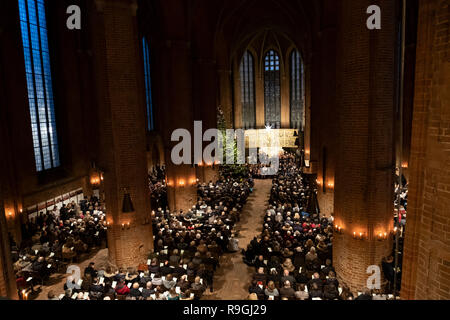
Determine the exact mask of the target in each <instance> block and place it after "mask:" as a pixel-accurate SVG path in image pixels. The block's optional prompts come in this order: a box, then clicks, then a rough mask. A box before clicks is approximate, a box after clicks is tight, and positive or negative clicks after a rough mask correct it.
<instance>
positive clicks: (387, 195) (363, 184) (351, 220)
mask: <svg viewBox="0 0 450 320" xmlns="http://www.w3.org/2000/svg"><path fill="white" fill-rule="evenodd" d="M371 4H373V1H367V0H364V1H350V0H344V1H342V3H341V6H340V10H341V11H340V17H339V18H340V22H339V27H340V30H339V31H338V42H337V51H338V55H337V61H338V73H337V100H338V105H337V109H338V112H339V113H340V114H339V117H338V119H339V120H338V122H339V123H338V129H337V133H338V135H337V136H338V137H339V139H338V146H339V148H338V149H337V150H339V152H338V154H337V166H336V181H335V199H334V212H335V222H336V224H338V225H340V226H342V228H343V230H344V231H343V233H342V234H336V235H335V237H334V243H333V262H334V265H335V268H336V271H337V274H338V276H339V277H340V279H341V280H342V282H344V283H346V284H347V285H349V287H350V288H351V289H352V290H353V291H356V290H361V289H363V288H364V287H365V286H366V281H367V278H368V276H369V275H368V274H366V269H367V267H368V266H370V265H378V266H380V268H381V260H382V258H383V257H384V256H386V255H389V254H390V252H391V251H392V236H389V237H388V240H381V241H379V240H377V239H376V235H377V234H378V233H379V232H382V233H383V234H384V232H386V233H387V234H388V235H389V234H390V232H391V231H392V229H393V174H394V151H393V149H394V146H393V119H394V115H393V112H394V105H393V103H394V99H393V97H394V41H395V28H394V26H395V1H393V0H386V1H378V4H379V5H380V7H381V8H382V29H381V30H374V31H370V30H368V29H367V28H366V19H367V17H368V15H367V14H366V10H367V7H368V6H369V5H371ZM353 232H356V233H357V234H358V233H360V232H362V233H365V234H366V235H367V238H366V239H364V240H355V239H354V238H353Z"/></svg>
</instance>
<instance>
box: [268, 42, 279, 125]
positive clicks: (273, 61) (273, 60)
mask: <svg viewBox="0 0 450 320" xmlns="http://www.w3.org/2000/svg"><path fill="white" fill-rule="evenodd" d="M280 87H281V86H280V58H279V56H278V54H277V53H276V52H275V51H274V50H269V51H268V52H267V54H266V57H265V58H264V110H265V112H264V113H265V122H266V126H271V127H272V128H277V129H279V128H280V126H281V88H280Z"/></svg>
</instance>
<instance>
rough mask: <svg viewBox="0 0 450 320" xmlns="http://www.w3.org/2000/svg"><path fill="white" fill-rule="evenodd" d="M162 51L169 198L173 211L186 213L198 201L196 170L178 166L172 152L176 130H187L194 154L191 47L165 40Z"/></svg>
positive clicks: (187, 42) (191, 155)
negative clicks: (173, 136)
mask: <svg viewBox="0 0 450 320" xmlns="http://www.w3.org/2000/svg"><path fill="white" fill-rule="evenodd" d="M159 50H160V55H159V57H160V61H161V64H160V69H161V72H162V74H163V75H164V76H163V77H161V82H160V88H161V90H162V94H163V96H164V100H163V101H161V104H162V105H161V128H162V130H161V131H162V132H161V134H162V138H163V141H164V147H165V161H166V181H167V183H168V185H167V186H168V187H167V197H168V203H169V208H170V209H171V210H180V209H183V210H186V209H189V208H191V207H192V206H193V205H194V204H195V203H196V201H197V188H196V178H197V175H196V170H195V167H194V166H193V165H189V164H181V165H176V164H174V163H173V162H172V159H171V151H172V148H173V147H174V146H175V145H176V144H178V142H172V141H170V140H171V135H172V132H173V131H174V130H176V129H179V128H180V129H186V130H188V131H189V133H190V135H191V154H190V155H189V156H190V158H191V161H192V162H193V160H194V159H193V154H194V143H193V142H194V108H193V103H192V102H193V101H192V100H193V99H192V94H193V93H192V60H191V44H190V42H189V41H185V40H166V41H165V42H164V43H163V44H162V46H161V47H160V48H159Z"/></svg>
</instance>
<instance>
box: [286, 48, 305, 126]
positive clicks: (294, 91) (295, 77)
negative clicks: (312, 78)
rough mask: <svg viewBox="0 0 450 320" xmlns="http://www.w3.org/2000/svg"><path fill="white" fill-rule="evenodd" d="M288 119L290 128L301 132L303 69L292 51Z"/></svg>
mask: <svg viewBox="0 0 450 320" xmlns="http://www.w3.org/2000/svg"><path fill="white" fill-rule="evenodd" d="M290 65H291V68H290V78H291V81H290V83H291V86H290V89H291V90H290V119H291V128H295V129H300V130H303V126H304V121H303V119H304V112H305V111H304V110H305V108H304V101H305V85H304V83H305V82H304V67H303V60H302V58H301V55H300V53H299V52H298V50H293V51H292V53H291V57H290Z"/></svg>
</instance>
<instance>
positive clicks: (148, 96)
mask: <svg viewBox="0 0 450 320" xmlns="http://www.w3.org/2000/svg"><path fill="white" fill-rule="evenodd" d="M142 50H143V56H144V76H145V98H146V103H147V129H148V131H152V130H154V129H155V126H154V119H153V102H152V81H151V74H150V50H149V45H148V41H147V39H146V38H145V37H143V38H142Z"/></svg>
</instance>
